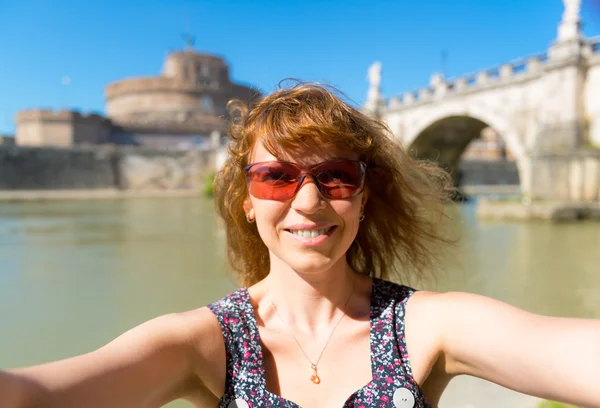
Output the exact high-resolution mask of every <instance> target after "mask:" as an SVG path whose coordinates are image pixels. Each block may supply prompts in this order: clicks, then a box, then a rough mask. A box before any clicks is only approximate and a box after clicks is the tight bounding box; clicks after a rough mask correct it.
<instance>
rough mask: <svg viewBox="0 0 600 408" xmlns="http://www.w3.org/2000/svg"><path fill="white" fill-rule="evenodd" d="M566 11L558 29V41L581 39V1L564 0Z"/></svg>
mask: <svg viewBox="0 0 600 408" xmlns="http://www.w3.org/2000/svg"><path fill="white" fill-rule="evenodd" d="M563 4H564V5H565V11H564V12H563V15H562V20H561V22H560V26H559V27H558V41H559V42H560V41H571V40H577V39H579V38H581V16H580V13H581V0H563Z"/></svg>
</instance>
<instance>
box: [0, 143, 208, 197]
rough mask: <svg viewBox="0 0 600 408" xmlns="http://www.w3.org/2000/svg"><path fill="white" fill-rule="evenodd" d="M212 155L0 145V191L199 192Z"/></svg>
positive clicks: (132, 149) (200, 152)
mask: <svg viewBox="0 0 600 408" xmlns="http://www.w3.org/2000/svg"><path fill="white" fill-rule="evenodd" d="M215 160H216V154H215V153H214V151H188V152H183V151H181V152H177V151H175V152H171V151H169V152H167V151H151V150H142V149H139V148H131V147H126V148H125V147H119V148H115V147H112V146H98V147H86V148H69V149H61V148H34V147H15V146H7V147H5V146H0V190H69V189H73V190H75V189H77V190H81V189H106V188H118V189H126V190H167V189H198V188H199V187H200V185H201V183H202V181H203V180H204V179H205V177H206V174H208V173H209V172H211V171H212V170H213V169H214V168H215Z"/></svg>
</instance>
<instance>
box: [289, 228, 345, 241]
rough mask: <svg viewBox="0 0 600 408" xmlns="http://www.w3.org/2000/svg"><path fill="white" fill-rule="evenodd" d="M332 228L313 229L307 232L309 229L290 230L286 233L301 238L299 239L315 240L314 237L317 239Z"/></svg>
mask: <svg viewBox="0 0 600 408" xmlns="http://www.w3.org/2000/svg"><path fill="white" fill-rule="evenodd" d="M333 228H334V227H329V228H322V229H313V230H309V229H302V230H293V229H290V230H288V231H289V232H290V233H292V234H293V235H296V236H298V237H301V238H316V237H318V236H320V235H325V234H327V233H328V232H329V231H331V230H332V229H333Z"/></svg>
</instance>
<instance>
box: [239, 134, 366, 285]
mask: <svg viewBox="0 0 600 408" xmlns="http://www.w3.org/2000/svg"><path fill="white" fill-rule="evenodd" d="M305 153H306V154H302V155H299V156H298V157H295V156H287V157H282V158H281V160H285V161H289V162H293V163H297V164H298V165H300V166H310V165H314V164H318V163H322V162H324V161H327V160H331V159H333V158H336V159H340V158H341V159H353V160H355V159H357V157H356V156H355V155H348V154H345V155H344V154H338V152H335V151H317V150H316V149H315V150H314V151H306V152H305ZM276 160H278V159H277V158H276V157H274V156H273V155H272V154H271V153H269V152H268V151H267V150H266V149H265V147H264V146H263V144H262V143H261V142H258V143H257V144H256V147H255V149H254V152H253V154H252V155H251V157H250V160H249V163H258V162H265V161H276ZM365 202H366V193H365V192H362V193H361V194H359V195H357V196H354V197H351V198H347V199H340V200H332V199H327V198H325V197H323V196H322V195H321V194H320V193H319V190H318V189H317V186H316V185H315V184H314V182H313V180H312V178H310V177H306V178H305V180H304V182H303V184H302V185H301V186H300V189H299V190H298V193H297V194H296V195H295V196H294V197H293V198H291V199H289V200H287V201H274V200H262V199H258V198H256V197H254V196H252V195H250V196H249V198H248V199H247V200H246V202H245V204H244V210H245V212H246V214H249V215H250V217H251V218H255V219H256V226H257V227H258V232H259V234H260V236H261V238H262V240H263V242H264V243H265V245H266V246H267V248H268V249H269V254H270V259H271V268H275V267H278V266H284V265H287V266H289V267H290V268H292V269H293V270H294V271H296V272H298V273H300V274H316V273H319V272H323V271H325V270H327V269H329V268H331V267H332V266H334V265H337V264H338V263H340V262H342V263H345V262H346V257H345V254H346V251H347V250H348V248H349V247H350V245H351V244H352V242H353V241H354V238H355V237H356V233H357V231H358V227H359V218H360V216H361V214H362V212H363V208H364V204H365ZM301 231H302V232H301ZM308 231H310V232H311V234H309V233H308ZM312 231H317V232H316V233H315V232H312ZM323 232H324V233H323ZM316 234H318V236H316V237H315V236H314V235H316ZM307 235H312V236H307Z"/></svg>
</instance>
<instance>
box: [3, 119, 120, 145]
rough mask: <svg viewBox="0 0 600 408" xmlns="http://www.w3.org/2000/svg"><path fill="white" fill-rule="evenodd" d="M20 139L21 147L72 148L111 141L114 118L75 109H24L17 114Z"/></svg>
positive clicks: (17, 131) (17, 140)
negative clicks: (88, 113)
mask: <svg viewBox="0 0 600 408" xmlns="http://www.w3.org/2000/svg"><path fill="white" fill-rule="evenodd" d="M16 123H17V130H16V135H15V137H16V142H17V145H19V146H54V147H70V146H72V145H74V144H98V143H105V142H106V141H108V139H109V137H110V133H111V129H112V125H111V124H110V121H109V120H108V119H106V118H104V117H102V116H100V115H81V114H80V113H78V112H73V111H59V112H53V111H49V110H28V111H21V112H19V113H18V114H17V117H16Z"/></svg>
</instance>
